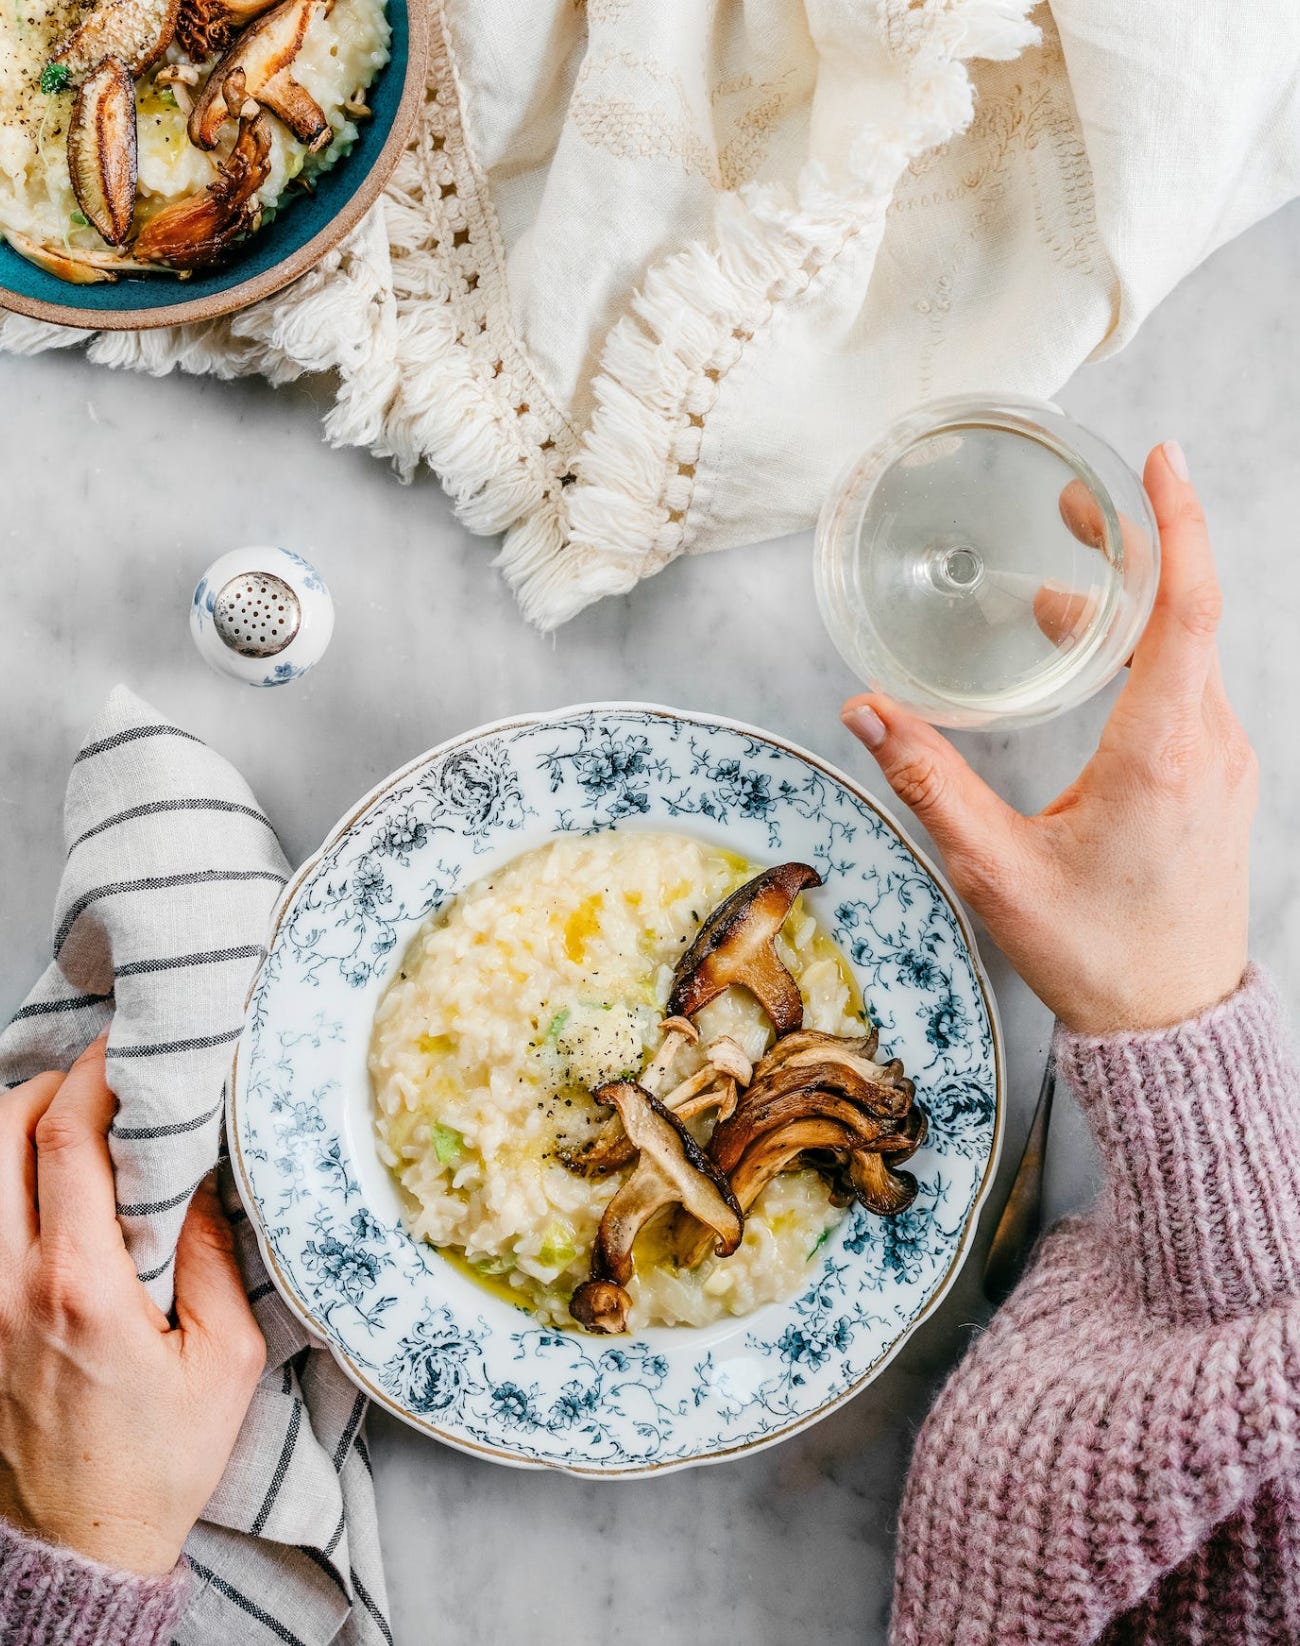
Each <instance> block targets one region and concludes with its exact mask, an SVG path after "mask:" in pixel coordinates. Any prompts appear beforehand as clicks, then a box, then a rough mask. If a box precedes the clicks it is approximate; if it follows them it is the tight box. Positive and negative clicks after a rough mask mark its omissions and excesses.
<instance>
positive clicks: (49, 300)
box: [0, 0, 429, 331]
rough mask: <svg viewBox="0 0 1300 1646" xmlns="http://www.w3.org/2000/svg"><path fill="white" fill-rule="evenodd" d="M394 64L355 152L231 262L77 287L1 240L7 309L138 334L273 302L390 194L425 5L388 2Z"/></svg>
mask: <svg viewBox="0 0 1300 1646" xmlns="http://www.w3.org/2000/svg"><path fill="white" fill-rule="evenodd" d="M388 19H389V22H390V23H391V25H392V30H393V41H392V57H391V59H390V60H389V62H388V64H387V65H386V66H385V68H384V69H383V70H382V72H381V73H380V75H379V78H378V79H377V80H376V81H375V83H374V85H373V86H372V87H371V89H370V98H369V101H370V107H371V109H372V111H373V116H372V118H371V119H369V120H367V121H364V122H363V123H362V124H361V126H360V133H359V136H358V138H357V141H356V144H355V146H354V147H353V149H352V151H351V153H350V154H347V155H345V156H344V157H343V158H342V159H341V160H340V161H339V162H338V164H337V165H335V166H332V167H331V168H330V169H329V171H327V172H324V173H323V174H322V175H321V177H320V178H319V180H318V182H317V184H316V188H315V190H314V192H313V193H311V194H305V195H302V196H300V197H299V198H297V199H295V200H294V201H293V202H292V204H291V205H288V206H286V207H285V209H284V210H283V211H281V212H279V213H277V215H276V216H275V217H274V218H273V219H272V221H271V222H270V223H268V224H267V225H266V226H265V228H263V229H260V230H259V231H258V232H257V233H256V234H254V235H251V236H250V237H249V238H248V240H247V241H246V242H245V243H244V244H243V245H242V246H241V247H240V249H239V250H238V251H237V252H236V253H235V255H234V256H233V257H232V258H231V260H230V261H229V262H228V263H225V264H223V265H222V266H221V267H220V268H217V269H211V270H208V271H207V272H205V273H196V274H193V275H191V276H190V278H189V279H188V280H176V279H174V278H172V277H170V276H163V275H141V276H139V277H138V278H135V279H131V278H125V279H120V280H118V281H117V282H116V283H115V284H109V283H107V282H105V283H104V284H102V285H93V286H74V285H70V284H69V283H68V282H67V281H65V280H60V279H59V278H58V277H57V275H53V274H47V273H46V272H45V270H43V269H38V268H36V267H35V265H34V264H32V263H29V262H27V260H26V259H25V258H22V257H20V256H19V255H18V253H17V252H16V251H14V250H13V248H12V247H10V246H8V245H6V244H5V243H4V242H3V241H2V240H0V309H9V310H11V311H13V312H14V313H16V314H25V315H28V316H30V317H31V318H32V319H34V320H48V321H52V322H53V323H54V324H55V325H57V326H77V327H80V328H82V329H85V330H105V331H139V330H143V329H146V328H148V327H152V326H176V325H180V324H182V323H187V322H191V321H198V320H213V319H215V318H216V317H217V316H218V315H222V314H231V313H233V312H234V311H235V310H236V309H242V308H246V307H247V306H248V305H249V304H250V303H255V302H257V301H258V300H259V299H260V298H263V297H269V296H270V295H271V293H272V292H277V291H279V290H281V288H282V287H284V286H287V285H289V283H290V282H291V281H294V280H297V279H298V278H299V276H300V275H304V274H306V273H307V271H308V270H309V269H311V268H313V267H314V266H315V264H317V263H318V262H319V261H320V259H321V258H322V257H324V255H325V253H326V252H327V251H329V250H330V249H331V248H332V247H334V246H336V245H337V244H338V242H339V241H340V240H341V239H342V238H343V237H344V235H345V234H347V233H348V231H349V230H350V229H351V228H353V227H354V226H355V225H356V223H357V222H359V220H360V219H361V218H362V216H364V214H365V212H366V211H367V210H368V209H369V207H370V206H371V205H373V203H374V202H375V200H376V199H377V198H378V197H379V195H380V193H381V192H382V191H383V188H384V185H385V184H386V183H387V182H388V179H389V178H390V177H391V176H392V173H393V169H394V168H395V166H396V165H397V162H398V160H399V159H400V157H401V154H402V150H403V149H404V148H405V147H406V144H407V141H408V139H409V138H410V135H411V131H412V128H413V126H414V124H415V121H416V119H417V117H418V116H419V113H420V108H421V106H422V104H423V102H424V88H425V77H426V73H427V69H428V62H429V16H428V8H427V4H426V0H388Z"/></svg>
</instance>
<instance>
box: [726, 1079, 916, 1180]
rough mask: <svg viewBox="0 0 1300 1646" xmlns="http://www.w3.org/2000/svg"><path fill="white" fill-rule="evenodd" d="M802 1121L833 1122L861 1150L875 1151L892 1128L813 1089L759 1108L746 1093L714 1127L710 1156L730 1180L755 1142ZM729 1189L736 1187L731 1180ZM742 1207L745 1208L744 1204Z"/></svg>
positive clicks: (841, 1099)
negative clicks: (731, 1110)
mask: <svg viewBox="0 0 1300 1646" xmlns="http://www.w3.org/2000/svg"><path fill="white" fill-rule="evenodd" d="M804 1120H829V1121H833V1122H834V1123H835V1124H836V1125H837V1126H840V1127H842V1128H843V1130H844V1133H845V1136H846V1137H847V1138H848V1140H849V1142H851V1143H853V1144H856V1145H858V1146H860V1147H862V1148H872V1147H874V1146H875V1144H876V1143H877V1142H878V1141H879V1140H880V1139H881V1138H882V1137H885V1136H887V1135H888V1130H889V1126H890V1124H891V1123H890V1122H889V1121H887V1120H881V1119H879V1118H878V1117H876V1116H874V1115H869V1114H864V1113H863V1111H862V1110H861V1109H859V1108H858V1107H857V1106H856V1104H853V1103H851V1102H849V1101H848V1100H847V1099H846V1098H844V1097H841V1096H839V1095H838V1094H837V1093H835V1092H827V1091H823V1090H821V1089H819V1088H818V1087H816V1086H809V1087H800V1088H797V1089H796V1090H794V1091H789V1092H782V1093H781V1094H780V1095H779V1096H774V1097H772V1098H771V1099H769V1100H766V1101H764V1102H762V1103H760V1104H754V1103H751V1102H750V1098H749V1093H748V1092H747V1093H746V1094H745V1098H744V1101H743V1102H741V1103H739V1104H737V1106H736V1109H735V1111H734V1112H733V1113H732V1114H731V1115H730V1116H729V1117H728V1118H727V1119H726V1120H720V1121H719V1122H718V1124H717V1126H715V1127H714V1130H713V1136H712V1137H711V1138H710V1139H709V1154H710V1156H711V1157H712V1159H713V1161H714V1163H715V1164H716V1165H717V1166H718V1167H719V1169H720V1170H722V1171H724V1172H726V1173H727V1174H728V1176H729V1177H732V1176H733V1174H734V1173H735V1171H736V1169H737V1167H738V1166H739V1164H740V1162H741V1159H742V1157H743V1156H745V1155H746V1154H747V1153H748V1152H749V1151H750V1150H751V1148H752V1147H753V1145H754V1144H755V1142H757V1141H758V1140H759V1139H762V1138H766V1137H768V1136H769V1135H770V1134H771V1133H773V1132H781V1131H785V1130H786V1129H787V1128H788V1127H789V1126H790V1125H791V1124H792V1123H794V1122H798V1121H804ZM732 1187H733V1188H734V1187H735V1182H734V1177H733V1181H732ZM737 1198H739V1195H738V1196H737ZM741 1204H742V1206H743V1205H744V1202H743V1200H742V1201H741Z"/></svg>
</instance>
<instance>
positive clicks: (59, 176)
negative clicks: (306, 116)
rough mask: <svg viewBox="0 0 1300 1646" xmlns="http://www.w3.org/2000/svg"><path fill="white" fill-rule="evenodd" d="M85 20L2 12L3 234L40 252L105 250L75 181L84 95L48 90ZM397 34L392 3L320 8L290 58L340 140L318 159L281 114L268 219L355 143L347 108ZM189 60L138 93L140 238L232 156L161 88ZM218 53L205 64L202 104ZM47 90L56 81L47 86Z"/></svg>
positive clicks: (174, 51) (275, 128)
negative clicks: (55, 66)
mask: <svg viewBox="0 0 1300 1646" xmlns="http://www.w3.org/2000/svg"><path fill="white" fill-rule="evenodd" d="M87 15H88V7H87V6H86V5H85V4H83V3H81V0H4V3H3V4H2V5H0V233H3V231H4V230H6V229H14V230H16V231H17V232H18V233H20V234H24V235H27V236H29V237H30V238H31V239H33V240H36V241H38V242H40V243H41V244H42V245H46V246H51V247H56V248H59V247H62V248H65V249H69V248H70V249H79V250H83V251H93V250H100V251H102V250H103V249H104V242H103V241H102V240H101V239H100V237H99V235H98V234H97V233H96V232H95V230H94V229H93V228H91V227H90V226H89V225H88V224H87V222H86V221H85V218H84V216H83V214H82V213H81V211H80V210H79V209H78V206H77V199H76V196H75V195H74V193H73V190H72V182H71V179H70V177H69V175H68V155H67V131H68V122H69V120H70V119H71V115H72V105H73V98H74V96H75V87H74V86H73V85H71V84H68V85H65V86H64V87H63V88H62V89H54V90H46V91H42V89H41V76H42V71H43V70H44V69H45V67H46V65H47V64H48V62H49V60H50V57H51V55H52V53H53V52H54V51H55V50H56V49H57V47H58V45H59V43H60V42H61V41H62V40H63V39H64V38H65V37H66V36H67V35H68V33H69V32H70V31H71V29H73V28H74V27H75V26H76V25H77V24H78V23H80V22H81V21H83V20H84V19H85V17H86V16H87ZM390 38H391V31H390V28H389V25H388V20H387V17H386V15H385V7H384V0H336V3H335V4H334V6H333V9H332V10H330V11H328V13H327V12H326V10H325V8H324V7H321V8H319V9H318V10H317V12H316V14H315V15H314V16H313V18H312V20H311V21H310V22H309V23H308V25H307V30H306V34H305V35H304V37H303V43H302V47H301V49H300V50H299V52H298V54H297V56H296V57H295V58H294V60H293V75H294V78H295V79H296V80H297V81H299V82H300V83H301V84H302V85H303V86H305V87H306V89H307V90H308V91H309V92H310V93H311V95H312V97H313V98H315V100H316V102H317V103H318V104H319V105H320V108H321V109H322V110H323V111H324V113H325V115H326V116H327V118H328V120H329V123H330V126H331V128H332V130H333V133H334V136H333V139H332V140H331V142H330V143H329V145H328V147H326V148H325V149H323V150H322V151H321V152H319V153H316V154H310V153H309V152H308V150H307V148H306V146H305V145H304V144H303V143H301V142H299V140H298V139H297V138H296V137H294V135H293V133H292V132H291V131H290V130H289V129H288V127H287V126H285V125H284V124H283V123H282V122H281V121H280V120H278V119H276V118H275V117H274V116H271V117H269V118H270V126H271V170H270V175H269V176H268V177H267V179H266V181H265V183H264V184H263V185H262V187H261V189H260V190H259V191H258V193H259V198H260V200H261V202H262V205H263V207H264V208H265V210H266V211H269V210H271V209H272V208H274V207H275V206H276V205H277V203H278V202H280V201H281V197H282V196H283V194H284V192H285V190H286V188H287V187H288V185H289V184H290V183H291V182H292V181H293V180H294V179H295V178H297V177H299V176H301V177H303V178H304V180H306V179H309V178H310V177H311V176H312V175H313V174H315V173H318V172H320V171H322V170H324V169H325V168H326V167H328V166H331V165H333V164H334V162H335V161H336V160H337V159H339V157H340V156H342V155H344V154H346V153H347V151H348V150H349V149H350V148H351V147H352V145H353V143H355V141H356V137H357V127H356V124H355V122H354V120H353V118H352V117H351V115H350V114H349V112H348V110H347V109H346V108H345V106H344V105H345V103H346V102H347V101H348V100H349V99H350V98H351V97H352V95H353V93H354V92H356V91H358V90H364V88H366V87H368V86H369V85H370V84H371V83H372V82H373V81H374V79H375V76H376V75H377V74H378V73H379V71H380V69H381V68H382V67H383V66H384V64H385V63H386V62H387V61H388V55H389V40H390ZM183 61H185V53H184V52H183V51H182V49H181V47H180V46H179V44H177V43H176V42H173V43H172V45H171V46H169V47H168V49H167V51H166V53H165V55H164V57H163V60H162V62H161V63H159V64H158V65H157V67H156V68H153V69H150V70H149V71H148V72H146V73H145V75H144V76H143V77H142V78H141V79H140V81H139V82H138V83H137V85H136V89H135V98H136V129H137V139H138V143H139V168H140V174H139V198H138V201H137V204H136V216H135V223H136V227H137V228H139V227H140V226H141V225H142V224H143V223H145V222H147V221H148V220H149V218H150V217H152V216H154V215H155V214H156V213H157V212H158V211H159V210H160V209H161V207H163V206H164V205H167V204H168V203H169V202H171V201H174V200H179V199H180V198H181V197H182V196H185V195H191V194H195V193H197V192H198V191H199V190H200V189H202V188H204V187H206V185H207V184H209V183H211V182H212V180H213V178H214V177H215V176H216V175H217V170H218V167H219V165H220V164H221V162H222V161H223V160H224V159H225V157H226V155H227V154H228V153H229V151H230V147H231V142H232V140H233V137H234V127H233V125H232V126H231V127H230V128H229V130H228V131H227V133H226V135H225V137H224V139H223V141H222V142H221V143H220V144H219V145H218V147H217V148H216V149H215V150H213V151H212V152H210V153H209V152H205V151H204V150H203V149H199V148H196V147H195V146H194V145H193V144H192V143H191V142H190V141H189V139H188V137H187V135H186V116H185V113H184V110H183V109H182V108H181V106H180V105H179V104H178V102H177V99H176V96H175V94H174V93H173V92H172V91H171V90H170V89H169V88H168V87H167V86H166V85H164V84H160V83H159V81H158V78H157V76H158V72H159V70H160V69H162V68H163V67H165V66H167V65H172V64H176V63H180V62H183ZM216 61H217V58H216V56H215V55H214V56H213V57H212V58H210V59H209V60H208V61H207V62H206V63H205V64H203V65H202V68H201V73H200V79H199V84H198V86H197V87H196V88H195V93H194V95H195V96H197V95H198V93H199V92H200V91H201V89H202V85H203V83H204V81H205V80H206V77H207V73H208V71H209V70H210V69H211V68H212V67H213V65H214V64H215V63H216ZM48 84H49V80H48V76H47V85H48Z"/></svg>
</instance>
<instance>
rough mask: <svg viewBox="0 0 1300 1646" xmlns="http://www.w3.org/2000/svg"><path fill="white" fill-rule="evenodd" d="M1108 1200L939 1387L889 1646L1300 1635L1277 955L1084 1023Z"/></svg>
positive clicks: (1080, 1089) (1064, 1067) (1082, 1073)
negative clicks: (1186, 993) (1118, 1016)
mask: <svg viewBox="0 0 1300 1646" xmlns="http://www.w3.org/2000/svg"><path fill="white" fill-rule="evenodd" d="M1057 1054H1058V1057H1059V1059H1060V1069H1061V1072H1062V1074H1063V1075H1064V1078H1065V1079H1066V1080H1067V1081H1068V1082H1069V1084H1070V1086H1071V1087H1072V1088H1073V1090H1074V1092H1075V1094H1076V1096H1077V1097H1078V1100H1079V1102H1080V1104H1081V1105H1082V1106H1083V1109H1084V1112H1085V1113H1086V1114H1087V1116H1088V1118H1089V1120H1090V1122H1091V1124H1092V1127H1093V1130H1094V1132H1095V1134H1096V1138H1097V1143H1098V1146H1099V1148H1100V1150H1101V1155H1102V1159H1103V1162H1104V1165H1105V1172H1106V1181H1105V1189H1104V1191H1103V1194H1102V1196H1101V1199H1100V1201H1099V1202H1098V1204H1097V1206H1096V1207H1095V1208H1094V1209H1093V1210H1092V1212H1091V1213H1090V1214H1089V1215H1088V1216H1086V1217H1081V1218H1072V1219H1070V1220H1068V1221H1067V1222H1064V1223H1062V1224H1060V1225H1059V1226H1058V1227H1057V1228H1055V1229H1054V1230H1053V1231H1052V1232H1051V1233H1050V1234H1048V1235H1047V1236H1046V1238H1045V1239H1044V1240H1043V1241H1042V1243H1041V1246H1040V1247H1039V1250H1038V1253H1037V1255H1036V1260H1035V1263H1034V1266H1033V1268H1032V1270H1031V1272H1030V1274H1029V1275H1028V1276H1027V1277H1026V1279H1025V1280H1024V1282H1023V1283H1022V1284H1021V1286H1020V1288H1019V1290H1018V1291H1017V1292H1016V1293H1015V1295H1014V1296H1013V1297H1012V1299H1011V1301H1010V1302H1009V1303H1008V1304H1007V1305H1006V1307H1005V1308H1004V1309H1002V1311H1001V1312H1000V1313H999V1314H998V1315H997V1316H996V1317H995V1318H994V1320H993V1322H992V1324H991V1325H990V1327H989V1329H988V1330H987V1331H986V1332H984V1333H983V1335H982V1336H981V1337H980V1338H979V1339H978V1341H977V1342H976V1343H975V1345H974V1347H973V1348H972V1350H971V1351H970V1353H969V1354H968V1355H967V1357H966V1359H965V1361H964V1362H963V1363H962V1365H961V1366H960V1367H959V1368H958V1370H957V1372H956V1373H955V1374H954V1376H953V1377H952V1379H951V1381H950V1382H949V1383H948V1385H947V1387H946V1388H945V1389H944V1391H943V1393H942V1395H941V1396H940V1398H939V1400H938V1402H937V1403H936V1405H935V1407H934V1410H933V1411H932V1412H931V1413H930V1416H929V1418H928V1419H927V1420H926V1423H925V1425H924V1427H923V1428H922V1430H921V1434H920V1437H919V1439H918V1441H917V1447H916V1454H915V1457H914V1458H913V1461H912V1468H911V1473H910V1476H909V1478H908V1483H907V1492H906V1496H905V1499H904V1503H903V1510H902V1515H901V1519H900V1523H899V1552H898V1564H897V1570H896V1577H895V1588H894V1612H893V1625H892V1631H891V1641H892V1643H893V1646H949V1643H952V1646H957V1643H960V1646H984V1643H986V1642H987V1643H989V1646H993V1643H997V1646H1030V1643H1033V1646H1076V1643H1082V1642H1087V1641H1102V1642H1104V1643H1106V1646H1120V1643H1125V1646H1129V1643H1132V1646H1137V1643H1139V1642H1141V1643H1143V1646H1156V1643H1160V1646H1166V1643H1174V1642H1177V1643H1178V1646H1200V1643H1204V1646H1247V1643H1251V1646H1265V1643H1267V1646H1274V1643H1279V1646H1280V1643H1282V1642H1296V1641H1300V1082H1297V1076H1296V1069H1295V1065H1294V1063H1293V1061H1292V1058H1291V1054H1290V1052H1289V1049H1288V1048H1287V1045H1286V1043H1285V1038H1284V1035H1283V1031H1282V1028H1281V1025H1280V1022H1279V1014H1278V1006H1277V1001H1276V999H1275V998H1274V995H1273V993H1272V991H1271V989H1270V987H1269V986H1268V984H1267V983H1266V982H1265V980H1264V979H1263V978H1262V977H1261V975H1260V973H1259V972H1258V971H1257V970H1254V969H1252V970H1251V972H1249V973H1248V974H1247V977H1246V980H1245V982H1244V983H1243V985H1242V987H1241V989H1240V990H1239V991H1238V992H1237V994H1235V995H1234V996H1233V997H1232V998H1231V999H1230V1000H1227V1001H1225V1002H1224V1003H1223V1004H1222V1005H1220V1006H1217V1007H1215V1008H1214V1009H1213V1010H1212V1011H1209V1012H1207V1013H1205V1015H1204V1016H1202V1017H1199V1018H1196V1019H1194V1020H1193V1021H1191V1022H1188V1023H1183V1024H1180V1025H1179V1026H1178V1027H1177V1028H1174V1029H1169V1030H1167V1031H1164V1032H1161V1033H1154V1034H1134V1035H1117V1036H1112V1037H1108V1038H1106V1039H1100V1040H1092V1039H1085V1038H1083V1037H1080V1036H1077V1035H1069V1034H1063V1035H1061V1036H1060V1038H1059V1040H1058V1043H1057Z"/></svg>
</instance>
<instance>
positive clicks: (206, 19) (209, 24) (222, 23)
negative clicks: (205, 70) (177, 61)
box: [176, 0, 276, 63]
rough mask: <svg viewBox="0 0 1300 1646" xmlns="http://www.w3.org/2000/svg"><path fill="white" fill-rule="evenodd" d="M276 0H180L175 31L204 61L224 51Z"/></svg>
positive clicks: (199, 59)
mask: <svg viewBox="0 0 1300 1646" xmlns="http://www.w3.org/2000/svg"><path fill="white" fill-rule="evenodd" d="M275 4H276V0H180V16H179V17H178V18H177V20H176V33H177V35H178V36H179V38H180V42H181V44H182V45H183V46H184V47H185V50H186V51H187V52H188V53H189V54H190V56H191V57H192V58H193V59H194V60H195V62H198V63H201V62H203V61H204V59H205V58H208V57H211V56H212V54H213V53H214V52H218V51H225V49H226V47H227V46H228V45H229V44H230V42H231V41H232V40H233V39H234V38H235V36H236V35H237V34H238V33H239V32H240V30H241V29H246V28H247V27H248V25H249V24H250V23H251V22H253V20H254V19H255V18H258V17H260V16H261V15H262V13H263V12H265V11H270V9H271V7H272V6H274V5H275Z"/></svg>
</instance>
